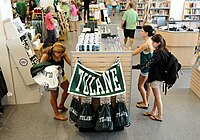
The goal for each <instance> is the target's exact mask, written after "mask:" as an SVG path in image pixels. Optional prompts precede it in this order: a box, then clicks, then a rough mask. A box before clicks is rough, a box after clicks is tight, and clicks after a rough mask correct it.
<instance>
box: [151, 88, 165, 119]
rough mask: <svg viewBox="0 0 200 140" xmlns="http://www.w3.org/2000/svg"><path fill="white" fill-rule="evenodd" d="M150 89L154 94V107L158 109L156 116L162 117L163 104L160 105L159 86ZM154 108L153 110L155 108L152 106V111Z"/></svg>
mask: <svg viewBox="0 0 200 140" xmlns="http://www.w3.org/2000/svg"><path fill="white" fill-rule="evenodd" d="M152 90H153V94H154V97H155V100H154V106H156V108H157V110H158V115H157V117H158V118H159V119H162V117H163V105H162V99H161V94H160V89H159V88H152ZM154 110H155V108H154V107H153V109H152V111H154Z"/></svg>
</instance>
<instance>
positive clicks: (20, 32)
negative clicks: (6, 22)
mask: <svg viewBox="0 0 200 140" xmlns="http://www.w3.org/2000/svg"><path fill="white" fill-rule="evenodd" d="M12 23H13V25H14V26H15V28H16V30H17V33H18V36H19V37H21V36H23V35H24V34H25V33H26V32H27V30H26V29H25V27H24V25H23V23H22V22H21V20H20V18H19V17H17V18H15V19H14V20H13V21H12Z"/></svg>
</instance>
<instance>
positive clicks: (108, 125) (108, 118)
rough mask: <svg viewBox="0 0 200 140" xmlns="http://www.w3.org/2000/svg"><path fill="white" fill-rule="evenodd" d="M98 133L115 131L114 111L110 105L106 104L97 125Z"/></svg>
mask: <svg viewBox="0 0 200 140" xmlns="http://www.w3.org/2000/svg"><path fill="white" fill-rule="evenodd" d="M95 130H97V131H108V130H113V121H112V110H111V107H110V105H109V104H104V105H103V107H102V109H101V111H100V112H99V116H98V119H97V122H96V125H95Z"/></svg>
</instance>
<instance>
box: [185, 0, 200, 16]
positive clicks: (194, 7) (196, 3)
mask: <svg viewBox="0 0 200 140" xmlns="http://www.w3.org/2000/svg"><path fill="white" fill-rule="evenodd" d="M188 19H191V20H200V0H185V3H184V9H183V20H188Z"/></svg>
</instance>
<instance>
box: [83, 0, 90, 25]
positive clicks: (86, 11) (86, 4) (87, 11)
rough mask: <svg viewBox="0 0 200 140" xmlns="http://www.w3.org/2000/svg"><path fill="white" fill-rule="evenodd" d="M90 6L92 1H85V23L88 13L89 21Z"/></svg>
mask: <svg viewBox="0 0 200 140" xmlns="http://www.w3.org/2000/svg"><path fill="white" fill-rule="evenodd" d="M89 5H90V0H84V21H86V13H87V21H89Z"/></svg>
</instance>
